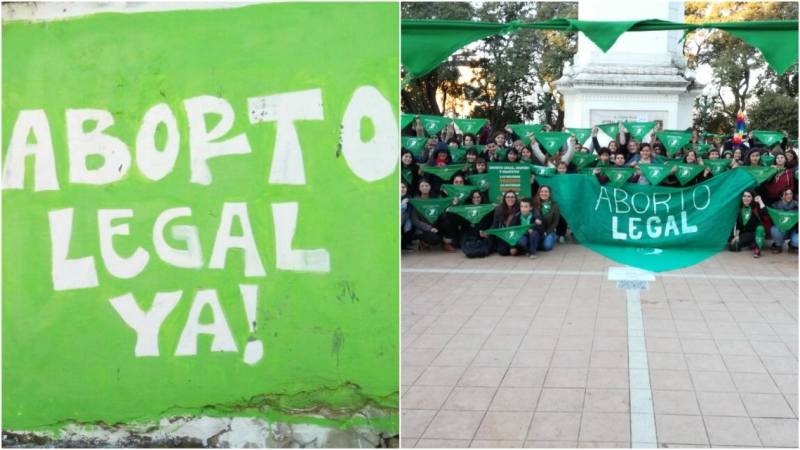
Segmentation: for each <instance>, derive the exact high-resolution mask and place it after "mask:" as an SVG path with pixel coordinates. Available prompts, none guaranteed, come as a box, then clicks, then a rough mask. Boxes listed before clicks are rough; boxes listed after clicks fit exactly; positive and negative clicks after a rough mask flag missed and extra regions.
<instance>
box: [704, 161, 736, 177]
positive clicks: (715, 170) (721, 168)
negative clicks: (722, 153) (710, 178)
mask: <svg viewBox="0 0 800 450" xmlns="http://www.w3.org/2000/svg"><path fill="white" fill-rule="evenodd" d="M703 164H705V165H706V167H708V168H710V169H711V175H714V176H717V175H719V174H721V173H722V172H725V171H726V170H728V169H730V167H731V160H730V159H704V160H703Z"/></svg>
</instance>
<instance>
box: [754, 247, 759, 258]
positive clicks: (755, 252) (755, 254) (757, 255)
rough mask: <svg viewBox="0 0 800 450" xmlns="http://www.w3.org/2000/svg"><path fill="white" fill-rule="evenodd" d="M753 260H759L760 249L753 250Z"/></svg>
mask: <svg viewBox="0 0 800 450" xmlns="http://www.w3.org/2000/svg"><path fill="white" fill-rule="evenodd" d="M753 258H761V249H760V248H756V249H755V250H753Z"/></svg>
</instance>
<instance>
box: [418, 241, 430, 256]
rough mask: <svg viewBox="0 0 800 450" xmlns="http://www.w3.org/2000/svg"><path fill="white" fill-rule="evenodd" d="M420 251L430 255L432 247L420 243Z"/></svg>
mask: <svg viewBox="0 0 800 450" xmlns="http://www.w3.org/2000/svg"><path fill="white" fill-rule="evenodd" d="M419 251H421V252H425V253H428V252H430V251H431V246H430V245H428V244H426V243H424V242H422V241H419Z"/></svg>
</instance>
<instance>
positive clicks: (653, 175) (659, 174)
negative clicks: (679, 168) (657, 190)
mask: <svg viewBox="0 0 800 450" xmlns="http://www.w3.org/2000/svg"><path fill="white" fill-rule="evenodd" d="M639 169H641V171H642V175H644V176H645V178H647V181H649V182H650V184H652V185H653V186H655V185H657V184H658V183H661V182H662V181H664V178H667V177H668V176H669V171H670V170H672V169H671V167H670V166H667V165H664V164H639Z"/></svg>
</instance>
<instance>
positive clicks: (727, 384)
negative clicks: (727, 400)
mask: <svg viewBox="0 0 800 450" xmlns="http://www.w3.org/2000/svg"><path fill="white" fill-rule="evenodd" d="M689 374H690V375H691V377H692V384H693V385H694V390H695V391H696V392H737V390H736V386H735V385H734V384H733V379H732V378H731V376H730V374H729V373H728V372H698V371H690V372H689Z"/></svg>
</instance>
